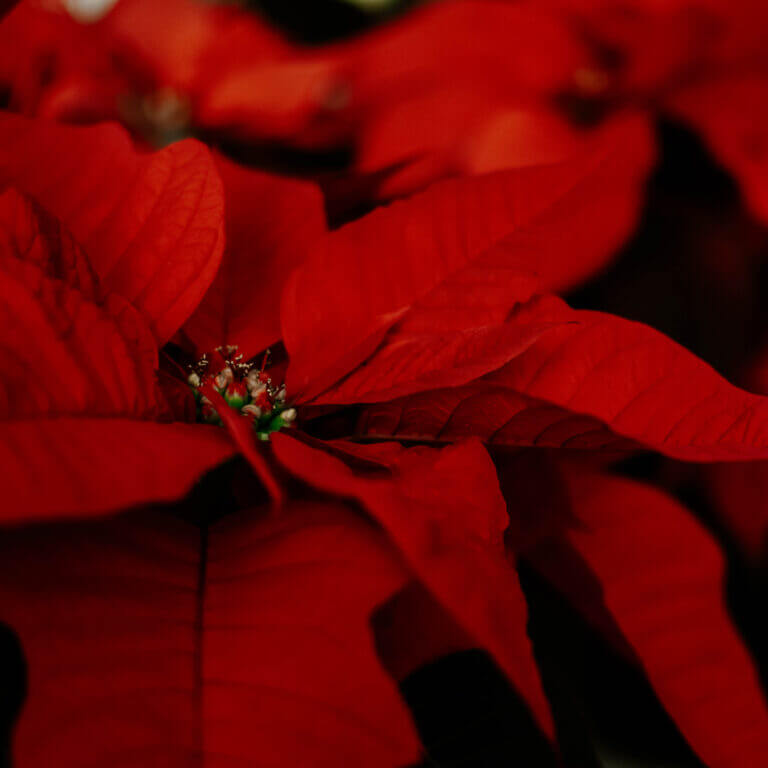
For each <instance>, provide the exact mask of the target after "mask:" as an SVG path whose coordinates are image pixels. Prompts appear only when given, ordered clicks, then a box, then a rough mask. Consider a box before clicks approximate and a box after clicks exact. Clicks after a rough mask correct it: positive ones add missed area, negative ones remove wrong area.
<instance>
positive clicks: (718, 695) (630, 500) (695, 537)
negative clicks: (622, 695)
mask: <svg viewBox="0 0 768 768" xmlns="http://www.w3.org/2000/svg"><path fill="white" fill-rule="evenodd" d="M569 485H570V489H571V496H572V505H573V512H574V515H575V518H576V521H577V522H578V527H575V528H573V529H572V530H571V531H569V532H568V533H567V535H566V538H567V542H568V544H569V545H570V547H572V548H573V549H574V550H575V551H576V552H577V553H578V555H579V556H580V557H581V558H582V559H583V561H584V563H585V564H586V565H587V567H588V568H589V570H590V571H591V572H592V573H593V574H594V577H595V578H596V579H597V580H598V582H599V584H600V585H601V587H602V597H603V602H604V610H607V611H608V613H609V614H610V615H611V617H612V618H613V620H614V621H615V622H616V625H617V626H618V627H619V629H620V630H621V632H622V633H623V635H624V637H625V638H626V640H627V642H628V643H629V645H630V646H631V647H632V649H633V650H634V652H635V653H636V654H637V657H638V659H639V661H640V663H641V664H642V666H643V669H644V670H645V672H646V674H647V676H648V678H649V680H650V682H651V684H652V685H653V687H654V689H655V691H656V693H657V695H658V696H659V699H660V700H661V702H662V704H663V705H664V706H665V707H666V709H667V711H668V712H669V713H670V715H671V716H672V718H673V719H674V720H675V722H676V723H677V725H678V727H679V728H680V730H681V732H682V734H683V735H684V737H685V738H686V739H687V740H688V742H689V744H690V745H691V747H693V749H694V750H695V751H696V752H697V753H698V754H699V756H700V757H701V758H702V760H703V761H704V762H705V763H706V764H707V765H708V766H711V768H740V766H745V765H757V764H759V763H760V761H761V760H762V759H763V756H764V755H765V754H766V753H767V751H768V709H766V702H765V699H764V697H763V694H762V692H761V689H760V685H759V682H758V678H757V673H756V670H755V668H754V665H753V663H752V661H751V659H750V658H749V656H748V654H747V651H746V650H745V648H744V646H743V644H742V642H741V640H740V638H739V636H738V635H737V633H736V631H735V629H734V627H733V626H732V624H731V621H730V618H729V616H728V613H727V611H726V607H725V593H724V590H725V563H724V558H723V555H722V553H721V552H720V550H719V548H718V546H717V544H716V543H715V541H714V540H713V539H712V538H711V536H710V535H709V534H708V533H707V532H706V531H705V530H704V529H703V528H702V527H701V525H700V524H698V523H697V522H696V521H695V520H694V519H693V517H692V516H691V515H690V514H689V513H688V511H687V510H685V509H684V508H683V507H682V506H681V505H680V504H678V503H677V502H676V501H675V500H673V499H672V498H670V497H668V496H666V495H665V494H663V493H661V492H659V491H657V490H655V489H652V488H649V487H646V486H643V485H641V484H639V483H636V482H632V481H629V480H622V479H615V478H609V477H606V476H600V475H595V474H590V473H588V472H585V471H584V470H583V469H581V470H578V471H574V472H572V473H570V476H569ZM543 552H544V554H543V557H544V558H545V559H543V560H541V561H540V563H539V565H540V567H541V568H542V569H543V570H544V572H545V573H550V575H552V576H553V578H554V579H555V582H556V583H557V581H559V580H565V581H566V582H567V581H568V580H570V579H571V578H572V577H571V575H570V574H569V572H567V570H566V571H564V570H563V569H564V568H565V561H564V560H563V559H562V558H560V557H558V558H556V559H555V558H552V557H546V549H544V550H543ZM571 594H572V595H573V593H571Z"/></svg>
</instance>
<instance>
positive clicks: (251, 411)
mask: <svg viewBox="0 0 768 768" xmlns="http://www.w3.org/2000/svg"><path fill="white" fill-rule="evenodd" d="M240 413H245V414H246V415H249V416H253V418H254V419H258V418H259V417H260V416H261V413H262V411H261V408H259V406H258V405H256V403H248V405H244V406H243V407H242V408H241V409H240Z"/></svg>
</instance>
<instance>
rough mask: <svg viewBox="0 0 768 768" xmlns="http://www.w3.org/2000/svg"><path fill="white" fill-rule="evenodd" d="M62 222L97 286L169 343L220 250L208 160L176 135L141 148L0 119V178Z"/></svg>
mask: <svg viewBox="0 0 768 768" xmlns="http://www.w3.org/2000/svg"><path fill="white" fill-rule="evenodd" d="M3 182H5V183H10V184H13V185H14V186H16V187H18V188H19V189H20V190H22V191H23V192H25V193H26V194H28V195H30V196H31V197H33V198H34V199H35V200H37V202H39V203H40V204H41V205H43V206H44V207H45V208H47V209H48V210H49V211H50V212H51V213H52V214H54V215H55V216H56V217H57V218H59V219H61V221H62V222H63V223H64V224H66V226H67V227H68V228H69V229H70V230H71V231H72V233H73V234H74V236H75V238H76V239H77V240H78V242H79V243H80V244H81V245H82V246H83V247H84V248H85V250H86V251H87V253H88V257H89V259H90V262H91V265H92V266H93V268H94V270H95V272H96V273H97V275H98V277H99V279H100V281H101V283H102V285H103V287H104V288H105V289H106V290H108V291H110V292H113V293H117V294H119V295H121V296H123V297H125V298H126V299H128V300H129V301H130V302H131V303H133V304H134V305H135V306H136V307H137V309H140V310H141V311H142V312H143V313H144V314H145V315H146V316H147V317H148V318H149V319H150V321H151V324H152V328H153V331H154V333H155V336H156V338H157V339H158V341H159V342H161V343H162V342H164V341H166V340H167V339H169V338H170V337H171V336H172V335H173V333H174V332H175V331H176V330H177V329H178V328H179V326H180V325H181V324H182V323H183V322H184V321H185V320H186V319H187V317H188V316H189V315H190V313H191V312H192V311H193V310H194V309H195V307H196V306H197V304H198V303H199V301H200V299H201V298H202V297H203V294H204V293H205V291H206V289H207V288H208V286H209V284H210V283H211V281H212V280H213V277H214V275H215V274H216V270H217V269H218V266H219V261H220V259H221V253H222V249H223V247H224V238H223V225H224V198H223V191H222V186H221V181H220V180H219V177H218V174H217V172H216V169H215V166H214V163H213V158H212V157H211V155H210V153H209V152H208V151H207V150H206V149H205V147H203V146H202V145H201V144H198V143H197V142H195V141H184V142H180V143H178V144H174V145H172V146H169V147H167V148H166V149H164V150H161V151H159V152H155V153H151V154H141V153H139V152H138V150H137V149H136V148H134V147H133V145H132V144H131V141H130V139H129V138H128V135H127V134H126V133H125V132H124V131H123V130H122V129H120V128H117V127H115V126H96V127H73V126H66V125H59V124H55V123H49V122H47V121H42V120H36V121H30V120H26V119H24V118H20V117H17V116H14V115H10V114H3V115H1V116H0V183H3Z"/></svg>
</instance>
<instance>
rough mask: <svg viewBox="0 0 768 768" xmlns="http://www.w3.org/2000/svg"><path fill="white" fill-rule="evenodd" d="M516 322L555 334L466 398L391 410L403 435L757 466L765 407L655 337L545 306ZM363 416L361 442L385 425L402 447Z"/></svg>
mask: <svg viewBox="0 0 768 768" xmlns="http://www.w3.org/2000/svg"><path fill="white" fill-rule="evenodd" d="M516 317H517V319H518V321H520V322H526V321H527V320H529V317H535V318H536V320H537V321H538V322H543V321H544V320H545V319H549V320H550V321H552V322H557V321H560V322H564V323H566V324H564V325H562V326H560V327H558V328H552V329H551V330H550V331H548V332H547V333H546V334H543V335H542V336H541V337H540V338H539V339H538V341H537V342H536V343H535V344H533V345H532V346H530V347H529V348H528V349H527V350H526V351H525V352H523V353H522V354H521V355H519V356H518V357H516V358H514V359H513V360H512V361H511V362H510V363H508V364H507V365H505V366H504V367H503V368H500V369H499V370H497V371H495V372H494V373H491V374H488V375H487V376H484V377H483V378H482V379H481V380H480V381H478V382H475V383H473V384H471V385H469V386H468V387H467V388H459V389H457V390H456V391H454V392H447V393H445V394H444V395H443V394H442V393H441V394H440V396H439V397H438V398H436V400H435V401H434V403H431V402H430V400H429V398H428V397H426V396H424V397H422V398H421V399H420V400H419V401H417V402H416V403H415V404H409V403H408V401H406V402H405V403H402V404H398V407H402V413H407V414H408V424H409V428H410V429H411V430H413V431H414V432H415V433H416V434H419V435H420V437H421V438H422V439H424V438H427V439H429V438H432V439H436V438H440V437H445V436H446V434H449V435H450V437H451V438H452V439H457V438H460V437H466V436H470V435H476V434H478V431H477V430H478V429H479V430H482V431H481V434H483V435H484V436H485V437H486V438H487V439H488V440H490V441H491V442H496V443H499V442H505V443H509V444H524V445H530V444H543V445H555V446H556V445H558V444H559V445H567V444H571V445H572V447H580V446H584V444H585V441H586V447H589V442H590V441H595V442H596V443H597V445H596V446H592V447H602V448H606V447H610V448H611V449H614V448H616V447H617V445H616V442H615V441H614V440H612V439H611V437H610V433H613V435H615V436H616V437H617V438H626V439H629V440H631V441H634V442H636V443H640V444H642V445H645V446H647V447H649V448H652V449H654V450H657V451H659V452H661V453H664V454H666V455H668V456H672V457H674V458H679V459H683V460H686V461H736V460H739V459H758V458H765V457H768V400H766V398H764V397H760V396H758V395H752V394H750V393H748V392H744V391H743V390H740V389H738V388H737V387H735V386H733V385H732V384H729V383H728V382H727V381H726V380H725V379H724V378H723V377H722V376H720V375H719V374H718V373H717V372H716V371H714V370H713V369H712V368H711V367H710V366H708V365H707V364H706V363H704V362H703V361H701V360H699V359H698V358H697V357H696V356H695V355H693V354H691V353H690V352H688V350H686V349H684V348H683V347H681V346H679V345H678V344H676V343H675V342H673V341H672V340H671V339H669V338H667V337H666V336H664V335H663V334H661V333H659V332H658V331H655V330H653V329H652V328H649V327H648V326H645V325H642V324H640V323H635V322H632V321H629V320H624V319H622V318H619V317H614V316H612V315H605V314H601V313H599V312H588V311H579V310H572V309H570V308H568V307H567V306H566V305H565V304H564V303H563V302H561V301H560V300H559V299H555V298H554V297H549V298H548V299H545V300H544V301H542V302H540V303H536V302H533V303H531V305H530V306H529V307H527V308H525V309H524V310H523V311H521V312H520V313H519V314H518V315H517V316H516ZM485 396H487V397H488V401H487V402H485V403H484V402H483V398H484V397H485ZM470 401H471V402H472V403H473V405H476V406H477V408H478V410H476V411H474V412H473V407H472V405H470ZM542 406H543V410H542ZM531 409H533V413H531V412H530V411H531ZM374 413H375V414H376V415H372V416H370V417H368V419H367V426H365V427H364V428H365V429H366V430H367V431H369V432H370V431H375V432H376V433H377V434H382V433H381V429H382V427H385V425H387V424H389V425H392V424H395V429H394V434H396V435H398V436H401V437H404V436H406V435H405V434H404V433H403V431H402V428H401V425H400V424H397V423H396V422H395V421H394V420H393V418H392V416H393V414H392V410H391V409H390V410H389V412H388V413H387V412H380V411H377V412H374ZM378 414H381V415H378ZM464 414H466V417H465V416H464ZM398 418H399V417H398ZM372 419H375V421H376V424H375V426H372V421H371V420H372ZM483 420H490V422H486V425H485V426H483V423H482V422H483ZM606 427H607V428H608V430H609V431H606V429H605V428H606ZM411 436H415V435H414V434H413V432H412V434H411ZM620 442H621V441H620ZM625 446H626V443H625Z"/></svg>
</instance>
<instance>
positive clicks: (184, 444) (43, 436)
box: [0, 417, 236, 523]
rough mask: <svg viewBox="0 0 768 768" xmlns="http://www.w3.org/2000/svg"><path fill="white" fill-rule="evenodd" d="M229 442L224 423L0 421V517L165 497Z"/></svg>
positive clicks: (114, 506) (90, 511)
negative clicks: (2, 500)
mask: <svg viewBox="0 0 768 768" xmlns="http://www.w3.org/2000/svg"><path fill="white" fill-rule="evenodd" d="M235 450H236V449H235V446H234V445H233V443H232V442H231V441H230V440H229V439H228V437H227V434H226V432H224V430H222V429H219V428H217V427H212V426H207V425H204V424H179V423H170V424H158V423H155V422H152V421H137V420H131V419H110V418H100V419H97V418H64V417H60V418H32V419H23V420H15V421H2V422H0V466H2V467H3V493H4V498H5V499H6V503H4V505H3V509H2V512H0V523H9V522H20V521H29V520H39V519H44V518H49V517H68V518H79V517H90V516H93V515H103V514H108V513H112V512H119V511H121V510H123V509H127V508H129V507H132V506H135V505H138V504H146V503H148V502H158V501H173V500H175V499H178V498H179V497H181V496H183V495H184V494H185V493H187V492H188V491H189V490H190V489H191V488H192V486H193V485H194V484H195V482H197V480H199V478H200V477H201V476H202V475H203V474H204V473H205V472H207V471H208V470H209V469H211V468H213V467H215V466H216V465H217V464H220V463H221V462H223V461H225V460H226V459H228V458H230V457H231V456H232V455H233V454H234V453H235Z"/></svg>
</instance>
